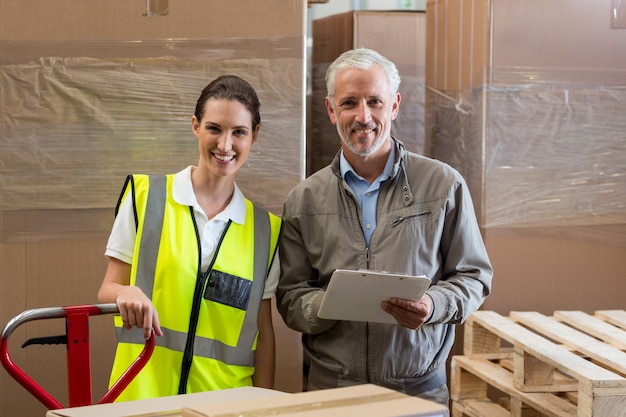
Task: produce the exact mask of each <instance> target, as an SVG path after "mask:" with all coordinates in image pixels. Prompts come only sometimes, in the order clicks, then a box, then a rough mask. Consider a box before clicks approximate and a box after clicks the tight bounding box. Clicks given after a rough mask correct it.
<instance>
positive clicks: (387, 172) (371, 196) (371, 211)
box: [339, 146, 396, 246]
mask: <svg viewBox="0 0 626 417" xmlns="http://www.w3.org/2000/svg"><path fill="white" fill-rule="evenodd" d="M395 154H396V150H395V147H393V146H392V147H391V152H390V153H389V158H388V159H387V163H386V164H385V168H384V169H383V172H382V173H381V174H380V175H379V176H378V178H376V179H375V180H374V182H373V183H371V184H370V183H369V182H368V181H367V180H366V179H364V178H363V177H361V176H360V175H358V174H357V173H356V172H354V169H353V168H352V166H351V165H350V163H349V162H348V160H347V159H346V158H345V156H344V155H343V151H341V156H340V160H339V167H340V169H341V176H342V177H343V179H344V180H345V181H346V183H347V184H348V186H350V188H351V189H352V192H354V195H355V196H356V199H357V201H358V203H359V206H360V207H361V213H362V223H361V228H362V229H363V235H364V236H365V242H366V243H367V246H369V245H370V238H371V237H372V234H373V233H374V230H376V203H377V201H378V192H379V191H380V186H381V184H382V183H383V182H385V181H386V180H388V179H389V178H391V174H392V173H393V161H395Z"/></svg>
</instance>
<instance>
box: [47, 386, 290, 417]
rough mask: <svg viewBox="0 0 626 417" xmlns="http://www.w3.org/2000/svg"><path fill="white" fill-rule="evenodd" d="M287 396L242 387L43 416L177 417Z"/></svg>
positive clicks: (83, 408)
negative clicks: (198, 409)
mask: <svg viewBox="0 0 626 417" xmlns="http://www.w3.org/2000/svg"><path fill="white" fill-rule="evenodd" d="M289 395H291V394H287V393H284V392H280V391H275V390H270V389H265V388H256V387H243V388H232V389H225V390H220V391H209V392H198V393H194V394H185V395H174V396H170V397H161V398H153V399H149V400H138V401H127V402H119V403H113V404H98V405H90V406H85V407H73V408H65V409H61V410H50V411H48V412H47V413H46V417H150V416H155V417H156V416H159V417H165V416H167V417H179V416H181V409H182V408H183V407H194V406H198V405H205V404H212V405H217V404H220V403H224V402H228V403H230V402H237V401H241V400H250V399H260V398H276V397H281V396H289Z"/></svg>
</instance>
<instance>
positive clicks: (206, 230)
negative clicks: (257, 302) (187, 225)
mask: <svg viewBox="0 0 626 417" xmlns="http://www.w3.org/2000/svg"><path fill="white" fill-rule="evenodd" d="M192 168H193V167H192V166H188V167H187V168H185V169H183V170H182V171H180V172H178V173H176V174H175V175H174V184H173V190H172V191H173V197H174V201H176V202H177V203H179V204H182V205H185V206H192V207H193V211H194V215H195V218H196V224H197V226H198V233H199V234H200V247H201V248H202V250H201V252H202V260H201V266H202V270H203V271H204V270H206V268H208V267H209V264H210V262H211V259H213V255H214V252H215V248H216V246H217V244H218V242H219V239H220V237H221V235H222V232H223V231H224V228H225V227H226V224H227V223H228V221H229V220H231V221H233V222H234V223H238V224H244V223H245V219H246V203H245V199H244V196H243V193H242V192H241V190H240V189H239V187H237V184H236V183H235V192H234V193H233V197H232V198H231V200H230V203H228V205H227V206H226V207H225V208H224V210H222V211H221V212H220V213H218V214H217V215H216V216H215V217H213V218H212V219H210V220H209V218H208V217H207V215H206V214H205V213H204V210H202V207H200V205H199V204H198V201H197V200H196V195H195V193H194V192H193V185H192V183H191V169H192ZM136 238H137V231H136V230H135V216H134V214H133V206H132V203H131V202H130V199H126V200H124V201H123V202H122V205H121V206H120V209H119V211H118V213H117V216H116V217H115V222H114V223H113V228H112V229H111V235H110V236H109V241H108V242H107V246H106V251H105V253H104V254H105V255H106V256H108V257H113V258H116V259H119V260H120V261H122V262H126V263H127V264H131V263H132V261H133V252H134V250H135V239H136ZM279 275H280V261H279V259H278V253H276V256H275V259H274V262H273V263H272V267H271V269H270V271H269V274H268V277H267V279H266V280H265V291H264V293H263V299H268V298H272V297H273V296H274V295H276V287H277V286H278V278H279Z"/></svg>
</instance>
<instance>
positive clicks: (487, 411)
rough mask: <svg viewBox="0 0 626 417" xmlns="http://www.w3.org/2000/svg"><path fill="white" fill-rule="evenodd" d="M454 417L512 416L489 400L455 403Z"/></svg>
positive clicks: (453, 407) (453, 408)
mask: <svg viewBox="0 0 626 417" xmlns="http://www.w3.org/2000/svg"><path fill="white" fill-rule="evenodd" d="M452 417H511V414H510V413H509V411H508V410H506V409H505V408H503V407H501V406H499V405H498V404H496V403H494V402H491V401H489V400H463V401H461V402H458V403H453V405H452Z"/></svg>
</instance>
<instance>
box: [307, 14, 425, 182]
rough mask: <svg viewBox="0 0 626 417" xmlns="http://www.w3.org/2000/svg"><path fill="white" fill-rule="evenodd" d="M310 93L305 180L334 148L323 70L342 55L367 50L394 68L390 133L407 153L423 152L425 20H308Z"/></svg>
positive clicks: (411, 16)
mask: <svg viewBox="0 0 626 417" xmlns="http://www.w3.org/2000/svg"><path fill="white" fill-rule="evenodd" d="M312 30H313V34H312V37H313V50H312V57H311V64H312V68H311V71H312V75H311V83H312V93H311V97H310V101H309V103H308V105H309V106H310V109H309V111H308V114H309V115H310V117H309V121H308V123H307V124H308V132H307V175H309V174H312V173H313V172H315V171H317V170H319V169H320V168H323V167H324V166H326V165H328V163H330V161H332V158H333V157H334V156H335V154H336V153H337V151H338V150H339V148H340V139H339V136H338V135H337V129H336V127H335V126H334V125H333V124H332V123H331V122H330V120H329V119H328V114H327V112H326V105H325V104H324V103H325V101H324V99H325V97H326V82H325V80H324V77H325V75H326V69H327V68H328V66H329V65H330V63H331V62H332V61H334V59H335V58H337V57H338V56H339V55H341V54H342V53H343V52H345V51H347V50H349V49H353V48H358V47H362V46H365V47H368V48H372V49H374V50H376V51H378V52H380V53H381V54H383V55H385V56H386V57H387V58H389V59H390V60H392V61H393V62H394V63H395V64H396V66H397V67H398V71H399V72H400V76H401V78H402V82H401V84H400V94H401V96H402V101H401V103H400V113H399V115H398V118H397V119H396V120H395V121H394V122H393V124H392V127H391V133H392V134H393V135H394V136H397V137H398V138H399V139H401V140H402V141H403V142H404V144H405V145H406V146H407V148H408V149H409V150H410V151H413V152H417V153H423V151H424V72H425V65H426V64H425V59H426V16H425V14H424V13H423V12H416V11H350V12H346V13H340V14H336V15H332V16H328V17H324V18H321V19H316V20H314V21H313V29H312Z"/></svg>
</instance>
